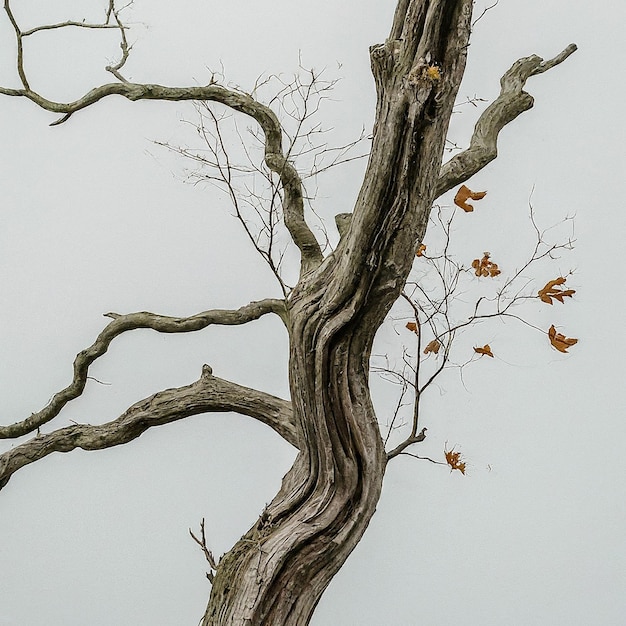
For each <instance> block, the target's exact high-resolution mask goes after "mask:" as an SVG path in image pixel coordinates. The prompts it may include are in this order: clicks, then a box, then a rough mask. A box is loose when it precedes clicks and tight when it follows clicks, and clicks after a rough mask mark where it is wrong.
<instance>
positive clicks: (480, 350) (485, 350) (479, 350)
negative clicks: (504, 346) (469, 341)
mask: <svg viewBox="0 0 626 626" xmlns="http://www.w3.org/2000/svg"><path fill="white" fill-rule="evenodd" d="M474 352H476V354H481V355H482V354H486V355H487V356H490V357H491V358H492V359H493V352H491V348H490V347H489V344H488V343H486V344H485V345H484V346H483V347H482V348H474Z"/></svg>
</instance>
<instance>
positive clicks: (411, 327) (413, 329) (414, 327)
mask: <svg viewBox="0 0 626 626" xmlns="http://www.w3.org/2000/svg"><path fill="white" fill-rule="evenodd" d="M406 327H407V328H408V329H409V330H410V331H411V332H412V333H415V334H416V335H417V334H418V332H419V331H418V330H417V324H416V323H415V322H407V323H406Z"/></svg>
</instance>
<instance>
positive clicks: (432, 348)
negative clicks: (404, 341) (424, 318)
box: [424, 339, 441, 354]
mask: <svg viewBox="0 0 626 626" xmlns="http://www.w3.org/2000/svg"><path fill="white" fill-rule="evenodd" d="M439 348H441V344H440V343H439V341H438V340H437V339H433V340H432V341H431V342H430V343H429V344H428V345H427V346H426V347H425V348H424V354H428V353H429V352H434V353H435V354H437V353H438V352H439Z"/></svg>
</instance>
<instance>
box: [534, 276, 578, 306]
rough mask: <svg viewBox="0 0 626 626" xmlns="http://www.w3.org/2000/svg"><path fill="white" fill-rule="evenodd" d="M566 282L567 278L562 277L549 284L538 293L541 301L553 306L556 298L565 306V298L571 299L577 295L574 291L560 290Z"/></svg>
mask: <svg viewBox="0 0 626 626" xmlns="http://www.w3.org/2000/svg"><path fill="white" fill-rule="evenodd" d="M564 282H565V278H563V277H562V276H559V278H556V279H555V280H551V281H549V282H547V283H546V285H545V287H544V288H543V289H540V290H539V291H538V292H537V295H538V296H539V299H540V300H541V301H542V302H545V303H546V304H552V298H556V299H557V300H558V301H559V302H560V303H561V304H563V298H564V297H567V298H571V297H572V296H573V295H574V294H575V293H576V291H574V289H558V286H559V285H562V284H563V283H564Z"/></svg>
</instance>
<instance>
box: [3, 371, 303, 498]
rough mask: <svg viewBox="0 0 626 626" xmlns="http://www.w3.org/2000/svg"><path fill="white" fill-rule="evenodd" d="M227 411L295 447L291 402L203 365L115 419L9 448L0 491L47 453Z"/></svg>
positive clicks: (109, 443) (117, 440) (109, 442)
mask: <svg viewBox="0 0 626 626" xmlns="http://www.w3.org/2000/svg"><path fill="white" fill-rule="evenodd" d="M228 411H233V412H236V413H240V414H242V415H247V416H249V417H253V418H254V419H257V420H259V421H261V422H263V423H264V424H267V425H268V426H270V427H271V428H273V429H274V430H275V431H276V432H277V433H278V434H279V435H280V436H281V437H283V439H285V440H286V441H288V442H289V443H290V444H292V445H293V446H296V447H297V446H298V443H297V434H296V428H295V425H294V423H293V416H292V411H291V402H289V401H287V400H282V399H281V398H277V397H275V396H272V395H270V394H267V393H264V392H261V391H257V390H255V389H250V388H249V387H243V386H241V385H237V384H235V383H232V382H229V381H227V380H223V379H221V378H217V377H215V376H213V373H212V370H211V368H210V367H209V366H208V365H205V366H204V367H203V368H202V376H201V377H200V379H199V380H198V381H196V382H195V383H192V384H191V385H188V386H186V387H179V388H175V389H166V390H165V391H160V392H159V393H156V394H154V395H153V396H150V397H149V398H146V399H144V400H141V401H140V402H137V403H136V404H134V405H133V406H131V407H130V408H129V409H128V410H127V411H125V412H124V414H123V415H121V416H120V417H119V418H117V419H116V420H113V421H111V422H108V423H106V424H100V425H94V426H92V425H88V424H76V425H73V426H68V427H66V428H60V429H58V430H56V431H53V432H52V433H50V434H46V435H37V436H35V437H33V438H32V439H30V440H29V441H27V442H25V443H23V444H21V445H19V446H16V447H14V448H11V449H10V450H8V451H7V452H5V453H4V454H2V455H0V489H1V488H2V487H4V486H5V485H6V484H7V482H8V481H9V479H10V478H11V476H12V475H13V474H14V473H15V472H16V471H17V470H19V469H20V468H22V467H24V466H25V465H28V464H30V463H34V462H35V461H38V460H39V459H42V458H44V457H45V456H47V455H48V454H51V453H52V452H70V451H71V450H75V449H76V448H82V449H83V450H102V449H104V448H111V447H113V446H119V445H121V444H125V443H128V442H129V441H132V440H133V439H136V438H137V437H139V436H140V435H141V434H142V433H144V432H145V431H146V430H148V429H149V428H152V427H154V426H160V425H162V424H169V423H170V422H175V421H178V420H181V419H184V418H186V417H190V416H192V415H199V414H201V413H215V412H228Z"/></svg>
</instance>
